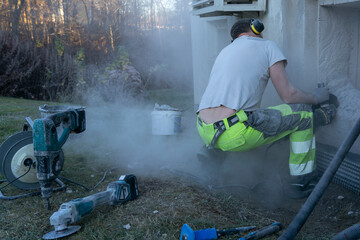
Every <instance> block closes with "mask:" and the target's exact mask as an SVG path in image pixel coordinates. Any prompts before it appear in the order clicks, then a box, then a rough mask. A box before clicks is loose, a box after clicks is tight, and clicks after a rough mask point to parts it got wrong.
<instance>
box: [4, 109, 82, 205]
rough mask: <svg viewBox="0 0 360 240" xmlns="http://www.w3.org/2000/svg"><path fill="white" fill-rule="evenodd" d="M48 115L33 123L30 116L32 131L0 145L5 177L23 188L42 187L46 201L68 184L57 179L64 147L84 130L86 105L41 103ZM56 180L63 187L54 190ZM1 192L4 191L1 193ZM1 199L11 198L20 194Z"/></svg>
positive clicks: (17, 135)
mask: <svg viewBox="0 0 360 240" xmlns="http://www.w3.org/2000/svg"><path fill="white" fill-rule="evenodd" d="M39 109H40V110H41V111H42V112H45V113H46V112H47V113H50V114H47V115H46V116H44V117H43V118H41V119H36V120H34V122H32V121H31V120H29V118H27V121H28V123H29V125H30V126H31V127H32V129H33V131H23V132H19V133H16V134H14V135H12V136H10V137H9V138H7V139H6V140H5V141H4V142H3V143H2V145H1V146H0V171H1V173H2V174H3V175H4V176H5V178H6V180H7V181H8V182H9V183H11V184H12V185H14V186H15V187H18V188H20V189H24V190H32V189H38V188H40V189H41V195H42V197H43V198H45V199H46V200H47V204H48V208H50V205H49V198H50V197H51V195H52V192H53V191H54V190H59V189H64V188H65V185H64V184H63V183H62V182H61V181H60V180H59V179H58V178H57V176H58V175H59V173H60V171H61V170H62V168H63V164H64V154H63V152H62V150H61V148H62V146H63V145H64V144H65V142H66V140H67V139H68V137H69V135H70V133H81V132H83V131H85V126H86V121H85V110H84V108H83V107H76V108H75V107H71V106H47V105H44V106H41V107H39ZM53 181H55V182H57V183H58V184H59V185H60V187H59V188H57V189H53ZM0 193H1V192H0ZM22 196H26V194H25V195H19V196H14V197H5V196H4V195H3V194H2V193H1V194H0V199H5V200H11V199H16V198H18V197H22Z"/></svg>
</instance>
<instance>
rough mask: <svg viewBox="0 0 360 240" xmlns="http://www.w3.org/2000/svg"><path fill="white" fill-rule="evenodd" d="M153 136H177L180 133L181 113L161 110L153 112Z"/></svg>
mask: <svg viewBox="0 0 360 240" xmlns="http://www.w3.org/2000/svg"><path fill="white" fill-rule="evenodd" d="M151 120H152V134H153V135H176V134H178V133H179V132H180V126H181V112H180V111H171V110H167V111H165V110H160V111H156V110H155V111H152V112H151Z"/></svg>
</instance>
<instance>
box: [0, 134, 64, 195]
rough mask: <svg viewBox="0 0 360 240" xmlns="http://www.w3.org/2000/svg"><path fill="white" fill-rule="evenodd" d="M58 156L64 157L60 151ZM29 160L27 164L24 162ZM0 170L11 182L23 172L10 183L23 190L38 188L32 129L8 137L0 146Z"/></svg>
mask: <svg viewBox="0 0 360 240" xmlns="http://www.w3.org/2000/svg"><path fill="white" fill-rule="evenodd" d="M60 158H61V159H62V162H63V159H64V154H63V152H62V151H61V153H60ZM27 160H31V162H32V164H31V167H30V171H29V172H28V173H27V174H25V173H26V172H27V171H28V170H29V166H27V165H26V164H25V162H26V161H27ZM0 172H1V173H2V174H3V175H4V176H5V178H6V180H7V181H8V182H11V181H13V180H15V179H17V178H18V177H20V176H21V175H23V174H25V175H24V176H22V177H21V178H19V179H18V180H16V181H14V182H13V183H12V185H14V186H15V187H18V188H20V189H24V190H31V189H38V188H40V185H39V181H38V179H37V177H36V158H35V156H34V147H33V134H32V131H23V132H19V133H16V134H14V135H12V136H10V137H8V138H7V139H6V140H5V141H4V142H3V143H2V144H1V146H0Z"/></svg>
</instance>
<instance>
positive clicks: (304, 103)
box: [197, 19, 336, 198]
mask: <svg viewBox="0 0 360 240" xmlns="http://www.w3.org/2000/svg"><path fill="white" fill-rule="evenodd" d="M263 29H264V25H263V24H262V23H261V21H260V20H258V19H241V20H239V21H237V22H236V23H235V24H234V25H233V26H232V29H231V37H232V39H233V41H232V43H231V44H229V45H228V46H227V47H225V48H224V49H223V50H222V51H221V52H220V54H219V55H218V56H217V58H216V60H215V63H214V65H213V68H212V71H211V74H210V78H209V83H208V85H207V87H206V90H205V92H204V94H203V96H202V99H201V101H200V105H199V109H198V111H197V113H198V121H197V128H198V132H199V134H200V136H201V138H202V140H203V141H204V143H205V145H206V146H207V147H208V148H214V149H220V150H222V151H232V152H241V151H247V150H250V149H254V148H257V147H259V146H262V145H265V144H269V143H272V142H274V141H277V140H279V139H281V138H284V137H286V136H289V139H290V157H289V170H290V177H289V186H290V188H289V189H290V190H289V191H290V197H293V198H302V197H306V196H308V195H309V194H310V192H311V191H312V189H313V187H314V185H315V184H313V182H312V180H313V178H314V170H315V136H314V131H313V130H314V125H313V117H314V114H315V115H317V116H318V119H317V122H318V123H319V124H318V125H326V124H329V123H330V122H331V119H332V118H333V117H334V116H335V112H336V109H335V106H334V105H330V106H329V105H328V107H326V108H318V109H317V110H316V111H315V112H316V113H314V112H313V105H318V104H321V103H324V102H326V101H328V100H329V90H328V89H327V88H325V87H323V88H316V89H315V90H314V92H313V93H308V92H305V91H302V90H300V89H298V88H297V87H295V86H294V85H293V84H292V83H291V81H290V80H289V78H288V76H287V74H286V71H285V66H286V64H287V59H286V58H285V57H284V55H283V53H282V52H281V51H280V49H279V48H278V46H277V45H276V44H275V43H274V42H272V41H269V40H265V39H263V38H262V35H261V31H262V30H263ZM269 78H271V81H272V83H273V85H274V86H275V89H276V91H277V93H278V95H279V96H280V98H281V99H282V100H283V101H284V102H285V104H282V105H279V106H274V107H268V108H260V103H261V99H262V95H263V93H264V90H265V87H266V85H267V82H268V79H269Z"/></svg>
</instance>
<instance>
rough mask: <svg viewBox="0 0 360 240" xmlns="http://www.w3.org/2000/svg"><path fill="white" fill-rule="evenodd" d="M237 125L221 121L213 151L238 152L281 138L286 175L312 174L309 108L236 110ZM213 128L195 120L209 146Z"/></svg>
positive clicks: (313, 155) (300, 105)
mask: <svg viewBox="0 0 360 240" xmlns="http://www.w3.org/2000/svg"><path fill="white" fill-rule="evenodd" d="M235 114H236V116H237V117H238V120H239V121H238V122H237V123H235V124H231V123H230V124H229V122H228V119H230V117H229V118H226V119H223V120H222V121H223V123H224V125H225V127H226V130H225V131H224V132H223V133H222V134H221V135H220V137H219V138H218V139H217V141H216V142H215V145H214V147H215V148H218V149H221V150H223V151H234V152H242V151H247V150H250V149H254V148H257V147H259V146H262V145H265V144H269V143H272V142H275V141H277V140H279V139H281V138H283V137H285V136H288V135H289V138H290V157H289V170H290V175H292V176H300V175H304V174H307V173H311V172H313V171H314V170H315V167H316V166H315V136H314V133H313V112H312V107H311V105H307V104H282V105H279V106H274V107H268V108H264V109H257V110H255V111H253V112H251V113H246V112H244V111H243V110H240V111H238V112H236V113H235ZM214 126H216V124H206V123H205V122H203V121H202V120H201V119H200V118H199V117H198V121H197V128H198V131H199V134H200V136H201V138H202V140H203V141H204V143H205V144H206V146H209V145H210V143H211V141H212V139H213V137H214V135H215V133H216V131H218V129H216V127H214Z"/></svg>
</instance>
